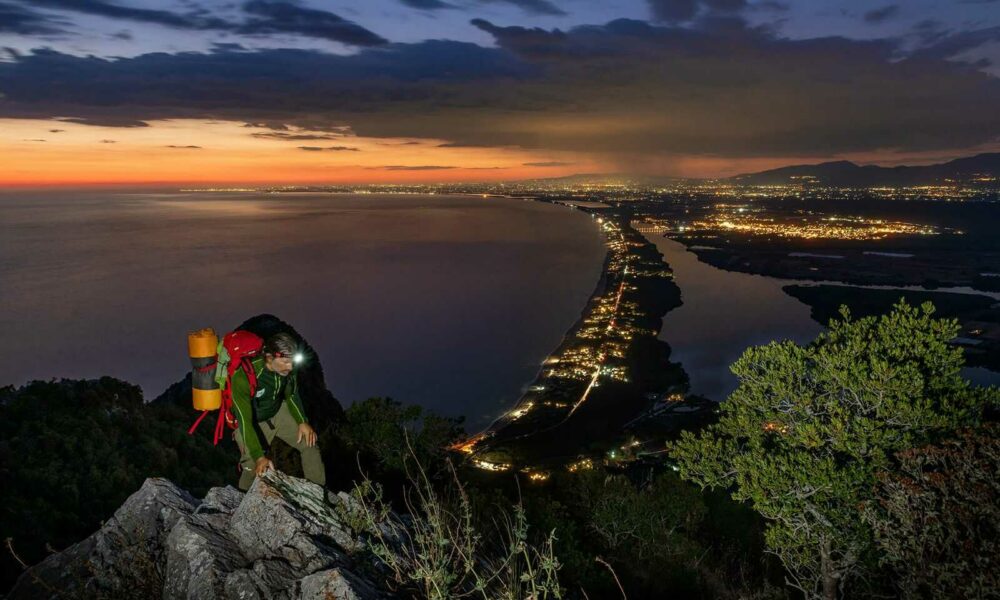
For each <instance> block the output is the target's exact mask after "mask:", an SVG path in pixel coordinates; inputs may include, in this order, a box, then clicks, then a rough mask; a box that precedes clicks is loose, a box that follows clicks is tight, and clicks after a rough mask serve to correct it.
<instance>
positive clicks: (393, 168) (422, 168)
mask: <svg viewBox="0 0 1000 600" xmlns="http://www.w3.org/2000/svg"><path fill="white" fill-rule="evenodd" d="M367 168H368V169H369V170H375V171H441V170H444V169H457V168H458V167H441V166H438V165H417V166H410V165H386V166H382V167H367Z"/></svg>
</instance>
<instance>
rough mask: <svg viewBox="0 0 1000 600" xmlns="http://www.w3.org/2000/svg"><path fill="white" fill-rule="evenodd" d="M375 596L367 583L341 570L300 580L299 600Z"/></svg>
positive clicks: (355, 598) (346, 599)
mask: <svg viewBox="0 0 1000 600" xmlns="http://www.w3.org/2000/svg"><path fill="white" fill-rule="evenodd" d="M376 595H377V592H376V591H375V590H374V589H371V588H370V587H369V585H368V583H367V582H366V581H364V580H362V579H361V578H359V577H358V576H357V575H355V574H353V573H351V572H349V571H345V570H343V569H330V570H329V571H321V572H319V573H313V574H312V575H309V576H307V577H304V578H303V579H302V582H301V584H300V589H299V600H328V599H329V598H336V599H337V600H362V599H363V598H371V597H374V596H376Z"/></svg>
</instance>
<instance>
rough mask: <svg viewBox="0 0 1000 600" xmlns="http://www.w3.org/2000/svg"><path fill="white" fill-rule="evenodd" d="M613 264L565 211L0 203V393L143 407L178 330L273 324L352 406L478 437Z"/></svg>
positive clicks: (183, 201)
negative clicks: (380, 408) (123, 391)
mask: <svg viewBox="0 0 1000 600" xmlns="http://www.w3.org/2000/svg"><path fill="white" fill-rule="evenodd" d="M605 252H606V249H605V247H604V240H603V238H602V235H601V233H600V230H599V229H598V227H597V225H596V224H595V223H594V221H593V219H591V217H589V216H588V215H586V214H584V213H583V212H581V211H576V210H572V209H571V208H568V207H566V206H560V205H554V204H548V203H542V202H533V201H526V200H521V199H510V198H497V197H489V198H484V197H480V196H457V195H413V194H403V195H381V194H358V195H350V194H326V193H281V194H267V193H216V192H177V191H162V192H156V193H150V192H149V191H121V190H119V191H101V192H96V191H79V190H64V191H58V192H53V191H46V192H14V191H6V192H4V193H2V194H0V340H2V341H0V386H3V385H14V386H20V385H23V384H25V383H27V382H28V381H31V380H34V379H42V380H48V379H59V378H73V379H78V378H96V377H101V376H104V375H109V376H113V377H117V378H119V379H122V380H125V381H128V382H131V383H133V384H136V385H139V386H141V388H142V390H143V393H144V397H145V398H146V399H147V400H151V399H153V398H155V397H156V396H158V395H159V394H160V393H161V392H163V390H164V389H165V388H166V387H167V386H168V385H170V384H171V383H174V382H176V381H178V380H180V379H181V378H183V377H184V375H185V374H186V372H187V371H188V370H189V368H190V365H189V361H188V358H187V346H186V344H187V337H186V336H187V333H188V331H190V330H194V329H199V328H202V327H214V328H215V329H216V330H217V331H219V332H226V331H229V330H231V329H233V328H234V327H236V326H237V325H238V324H239V323H241V322H242V321H244V320H245V319H247V318H249V317H251V316H254V315H257V314H261V313H270V314H273V315H275V316H277V317H279V318H281V319H283V320H285V321H286V322H288V323H290V324H291V325H292V326H293V327H295V328H296V330H297V331H298V332H299V333H300V334H301V335H303V336H304V337H305V338H306V339H307V340H308V342H309V343H310V344H311V345H312V346H313V347H314V348H315V350H316V353H317V356H318V359H319V360H320V361H321V364H322V365H323V369H324V372H325V374H326V379H327V383H328V386H329V388H330V390H331V391H332V392H333V394H334V396H335V397H337V398H338V399H339V400H340V401H341V403H343V404H345V405H347V404H350V403H353V402H357V401H359V400H363V399H365V398H370V397H391V398H393V399H395V400H398V401H400V402H403V403H408V404H418V405H420V406H423V407H426V408H428V409H431V410H434V411H436V412H438V413H440V414H445V415H449V416H464V417H465V418H466V423H467V424H468V425H469V426H471V427H476V426H480V425H484V424H486V423H488V422H489V421H491V420H492V419H493V418H494V417H496V416H497V415H498V414H500V413H501V412H503V411H504V410H505V409H506V408H508V407H509V406H511V405H512V404H514V402H516V400H517V398H518V397H519V396H520V395H521V393H522V391H523V390H522V388H523V387H524V386H526V385H528V384H529V383H530V382H531V381H532V379H533V378H534V376H535V374H536V373H537V370H538V368H539V365H540V363H541V361H542V360H543V359H544V358H545V356H546V355H547V354H548V353H549V352H551V351H552V350H553V349H554V348H555V347H556V346H558V345H559V342H560V340H561V339H562V337H563V335H564V334H565V332H566V330H567V329H569V327H570V326H571V325H572V324H573V323H574V322H575V321H576V320H577V318H578V317H579V315H580V312H581V310H582V309H583V307H584V306H585V304H586V301H587V299H588V298H589V297H590V295H591V293H592V292H593V290H594V288H595V286H596V285H597V282H598V280H599V278H600V272H601V267H602V263H603V259H604V256H605Z"/></svg>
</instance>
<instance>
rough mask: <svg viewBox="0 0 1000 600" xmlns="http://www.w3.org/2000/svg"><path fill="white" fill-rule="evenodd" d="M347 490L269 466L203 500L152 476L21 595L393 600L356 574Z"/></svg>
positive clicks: (23, 582) (31, 579) (18, 594)
mask: <svg viewBox="0 0 1000 600" xmlns="http://www.w3.org/2000/svg"><path fill="white" fill-rule="evenodd" d="M345 501H347V497H346V495H340V496H336V495H331V494H328V493H326V491H325V490H324V489H323V488H321V487H320V486H317V485H315V484H313V483H310V482H308V481H305V480H303V479H298V478H295V477H290V476H288V475H285V474H283V473H280V472H276V471H272V472H270V473H268V474H266V475H265V476H263V477H260V478H258V479H257V480H256V481H255V482H254V484H253V486H252V487H251V488H250V490H249V491H248V492H247V493H246V494H243V493H242V492H239V491H238V490H236V489H234V488H232V487H225V488H213V489H211V490H210V491H209V492H208V493H207V494H206V495H205V498H204V499H203V500H200V501H199V500H196V499H195V498H193V497H191V496H190V495H189V494H188V493H187V492H185V491H184V490H182V489H180V488H178V487H177V486H175V485H174V484H173V483H171V482H169V481H166V480H164V479H148V480H146V482H145V483H144V484H143V486H142V488H141V489H139V491H137V492H136V493H135V494H133V495H132V496H130V497H129V498H128V500H126V501H125V503H124V504H123V505H122V506H121V507H120V508H119V509H118V511H116V512H115V514H114V516H113V517H112V518H111V519H109V520H108V522H107V523H105V524H104V525H103V526H102V527H101V529H100V530H98V531H97V532H96V533H94V534H93V535H91V536H90V537H89V538H87V539H86V540H84V541H82V542H80V543H79V544H76V545H74V546H72V547H70V548H68V549H67V550H65V551H63V552H60V553H58V554H54V555H52V556H50V557H48V558H47V559H45V560H44V561H43V562H42V563H40V564H38V565H36V566H35V567H32V568H31V569H29V570H28V571H27V572H26V573H24V574H23V575H22V576H21V577H20V579H18V581H17V584H16V585H15V586H14V588H13V590H11V592H10V595H9V596H8V597H9V598H11V599H25V598H59V597H63V598H98V597H108V598H153V597H162V598H164V600H174V599H182V598H191V599H199V600H200V599H205V600H208V599H212V600H215V599H230V598H232V599H240V600H255V599H264V598H268V599H270V598H288V599H289V600H292V599H303V600H305V599H310V600H311V599H317V600H318V599H321V598H322V599H326V598H334V599H341V598H342V599H344V600H373V599H376V598H386V597H389V595H388V594H386V593H385V592H383V591H380V590H379V587H378V586H377V585H375V584H374V583H373V582H372V581H369V580H367V579H365V578H364V577H361V576H360V575H358V574H357V573H356V572H354V571H352V568H354V567H355V564H354V562H353V560H352V556H351V554H352V553H353V552H355V551H356V550H358V549H359V548H360V547H361V546H360V543H359V541H358V540H357V539H356V538H355V537H354V535H353V534H352V532H351V531H350V529H349V528H348V527H347V526H345V525H344V524H343V523H342V522H341V520H340V519H339V518H338V516H337V509H336V506H337V505H338V504H339V503H343V502H345Z"/></svg>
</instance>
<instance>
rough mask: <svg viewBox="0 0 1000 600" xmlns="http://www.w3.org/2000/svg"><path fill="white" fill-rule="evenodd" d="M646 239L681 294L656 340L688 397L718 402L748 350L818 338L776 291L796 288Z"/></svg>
mask: <svg viewBox="0 0 1000 600" xmlns="http://www.w3.org/2000/svg"><path fill="white" fill-rule="evenodd" d="M647 237H648V239H649V240H650V241H651V242H653V243H654V244H656V247H657V248H658V249H659V250H660V252H662V253H663V256H664V260H665V261H666V262H667V264H669V265H670V267H671V268H672V269H673V271H674V280H675V282H676V283H677V285H678V286H679V287H680V289H681V299H682V300H683V302H684V304H683V305H682V306H680V307H679V308H676V309H674V310H672V311H670V312H669V313H667V315H666V316H665V317H664V318H663V329H662V330H661V332H660V339H662V340H664V341H666V342H667V343H668V344H670V347H671V348H672V354H671V360H673V361H676V362H680V363H681V364H682V365H683V367H684V370H685V371H687V373H688V375H689V376H690V378H691V392H692V393H695V394H702V395H704V396H707V397H709V398H711V399H713V400H723V399H725V398H726V396H728V395H729V394H730V392H732V391H733V390H734V389H736V384H737V380H736V377H735V376H734V375H733V374H732V373H731V372H730V371H729V365H731V364H732V363H733V362H734V361H735V360H736V359H737V358H739V357H740V355H741V354H742V353H743V351H744V350H745V349H746V348H747V347H748V346H756V345H761V344H766V343H768V342H770V341H771V340H785V339H790V340H793V341H795V342H798V343H800V344H801V343H806V342H808V341H810V340H812V339H813V338H814V337H815V336H816V335H817V334H819V333H820V332H821V331H822V330H823V327H821V326H820V325H819V323H816V322H815V321H813V320H812V318H811V317H810V316H809V312H810V310H809V307H808V306H807V305H805V304H803V303H802V302H799V301H798V300H796V299H795V298H792V297H791V296H789V295H788V294H786V293H785V292H784V291H782V289H781V288H782V287H783V286H785V285H787V284H789V283H797V282H795V281H793V280H784V279H775V278H771V277H764V276H761V275H749V274H746V273H737V272H733V271H725V270H722V269H719V268H716V267H713V266H711V265H708V264H706V263H703V262H701V261H699V260H698V258H697V256H696V255H695V254H694V253H693V252H690V251H688V250H687V248H686V247H685V246H684V244H681V243H680V242H676V241H674V240H671V239H669V238H665V237H657V236H652V235H651V236H647ZM964 374H965V375H966V377H967V378H968V379H969V380H970V381H972V382H973V383H976V384H979V385H1000V373H997V372H995V371H989V370H986V369H982V368H971V369H965V370H964Z"/></svg>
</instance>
